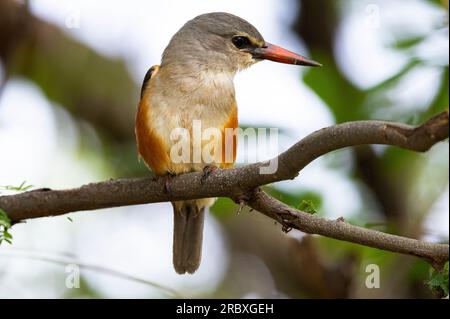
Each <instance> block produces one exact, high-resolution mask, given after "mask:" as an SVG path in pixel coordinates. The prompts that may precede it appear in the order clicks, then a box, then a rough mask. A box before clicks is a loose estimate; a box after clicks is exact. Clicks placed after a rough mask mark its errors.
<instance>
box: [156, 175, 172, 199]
mask: <svg viewBox="0 0 450 319" xmlns="http://www.w3.org/2000/svg"><path fill="white" fill-rule="evenodd" d="M174 176H175V175H173V174H170V173H168V174H167V175H162V176H155V177H154V180H155V181H158V182H160V183H162V184H163V188H164V193H165V194H169V193H170V191H171V183H172V178H173V177H174Z"/></svg>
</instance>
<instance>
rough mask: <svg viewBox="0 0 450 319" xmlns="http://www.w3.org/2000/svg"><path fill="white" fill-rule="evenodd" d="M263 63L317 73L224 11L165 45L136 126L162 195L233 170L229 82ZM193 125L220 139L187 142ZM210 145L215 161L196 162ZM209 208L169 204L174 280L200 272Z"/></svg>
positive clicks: (207, 202)
mask: <svg viewBox="0 0 450 319" xmlns="http://www.w3.org/2000/svg"><path fill="white" fill-rule="evenodd" d="M262 60H271V61H275V62H280V63H286V64H295V65H304V66H320V63H318V62H315V61H313V60H310V59H308V58H306V57H304V56H301V55H299V54H296V53H293V52H291V51H288V50H286V49H283V48H281V47H279V46H276V45H273V44H270V43H268V42H266V41H265V40H264V38H263V37H262V35H261V34H260V33H259V31H258V30H257V29H256V28H255V27H254V26H253V25H251V24H250V23H249V22H247V21H245V20H244V19H242V18H240V17H237V16H235V15H232V14H229V13H224V12H213V13H206V14H202V15H199V16H197V17H195V18H194V19H192V20H190V21H188V22H187V23H186V24H184V25H183V26H182V27H181V29H180V30H179V31H178V32H177V33H175V35H174V36H173V37H172V39H171V40H170V41H169V44H168V45H167V47H166V48H165V50H164V52H163V55H162V59H161V64H160V65H154V66H152V67H151V68H150V69H149V70H148V72H147V73H146V75H145V78H144V81H143V84H142V89H141V96H140V101H139V104H138V109H137V115H136V122H135V133H136V142H137V149H138V157H139V158H140V159H142V160H143V161H144V162H145V164H146V165H147V166H148V167H149V168H150V169H151V170H152V171H153V173H154V174H155V175H156V176H160V177H162V178H163V179H164V180H165V181H166V182H167V181H168V182H167V183H165V186H167V187H166V188H165V189H166V191H169V192H170V178H171V176H174V175H179V174H183V173H188V172H199V171H200V172H203V175H202V176H203V177H204V178H207V177H208V175H209V174H211V173H213V172H214V170H215V169H217V168H223V169H226V168H230V167H232V166H233V164H234V162H235V159H236V143H237V140H236V135H233V136H232V138H226V136H225V135H226V134H225V133H224V132H225V131H226V130H228V129H230V130H235V129H237V127H238V109H237V103H236V98H235V90H234V83H233V79H234V76H235V74H236V73H237V72H238V71H241V70H244V69H246V68H248V67H250V66H251V65H253V64H255V63H257V62H259V61H262ZM196 123H197V124H199V126H198V127H199V128H200V133H205V132H206V130H209V131H208V132H210V130H211V129H213V130H215V132H218V134H215V135H214V134H213V136H212V137H210V138H205V139H204V138H201V139H200V140H199V139H198V138H197V140H195V139H194V138H192V136H191V135H195V132H194V129H195V128H194V126H195V124H196ZM177 132H178V133H180V132H184V133H186V134H181V133H180V134H177ZM197 135H198V134H197ZM200 135H201V134H200ZM194 137H195V136H194ZM211 138H215V140H214V143H213V144H214V145H219V147H216V148H213V152H207V153H208V154H210V155H211V154H212V155H211V156H209V157H208V159H207V160H205V158H204V157H203V156H200V157H199V156H197V158H194V156H192V154H193V153H195V148H196V147H199V148H200V149H201V148H202V147H206V145H208V143H211V142H212V140H211ZM181 142H183V143H181ZM180 143H181V144H180ZM182 144H184V145H182ZM180 145H181V147H180ZM180 151H181V152H182V153H183V152H184V153H185V154H181V155H180ZM203 153H204V152H200V154H203ZM224 153H226V154H224ZM197 154H198V152H197ZM180 158H181V160H180ZM202 179H203V178H202ZM214 201H215V198H205V199H195V200H183V201H175V202H172V206H173V212H174V228H173V266H174V268H175V271H176V272H177V273H179V274H185V273H190V274H193V273H194V272H195V271H196V270H197V269H198V267H199V265H200V260H201V251H202V241H203V225H204V218H205V209H207V208H208V207H209V206H211V205H212V204H213V203H214Z"/></svg>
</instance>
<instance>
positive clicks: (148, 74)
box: [141, 65, 159, 99]
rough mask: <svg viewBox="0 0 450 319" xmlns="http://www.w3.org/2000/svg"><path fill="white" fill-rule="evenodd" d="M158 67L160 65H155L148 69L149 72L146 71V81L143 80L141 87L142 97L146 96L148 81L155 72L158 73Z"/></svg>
mask: <svg viewBox="0 0 450 319" xmlns="http://www.w3.org/2000/svg"><path fill="white" fill-rule="evenodd" d="M158 69H159V65H154V66H152V67H151V68H150V69H149V70H148V71H147V73H145V76H144V81H143V82H142V87H141V99H142V97H143V96H144V92H145V89H146V87H147V84H148V81H149V80H150V79H151V78H152V75H153V74H154V73H156V72H155V71H158Z"/></svg>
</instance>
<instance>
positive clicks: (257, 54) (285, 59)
mask: <svg viewBox="0 0 450 319" xmlns="http://www.w3.org/2000/svg"><path fill="white" fill-rule="evenodd" d="M251 53H252V55H253V57H254V58H255V59H264V60H271V61H275V62H280V63H286V64H296V65H305V66H322V64H320V63H318V62H316V61H313V60H310V59H308V58H306V57H304V56H301V55H300V54H297V53H294V52H291V51H288V50H286V49H283V48H282V47H279V46H277V45H274V44H270V43H268V42H266V43H265V45H264V46H263V47H260V48H255V49H253V50H252V51H251Z"/></svg>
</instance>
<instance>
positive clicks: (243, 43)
mask: <svg viewBox="0 0 450 319" xmlns="http://www.w3.org/2000/svg"><path fill="white" fill-rule="evenodd" d="M231 41H232V42H233V44H234V46H235V47H236V48H238V49H242V48H245V47H247V46H249V45H250V40H249V39H248V38H247V37H244V36H241V35H238V36H235V37H233V38H232V39H231Z"/></svg>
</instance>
